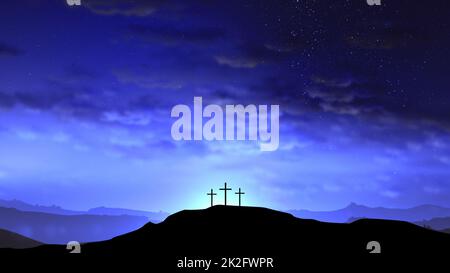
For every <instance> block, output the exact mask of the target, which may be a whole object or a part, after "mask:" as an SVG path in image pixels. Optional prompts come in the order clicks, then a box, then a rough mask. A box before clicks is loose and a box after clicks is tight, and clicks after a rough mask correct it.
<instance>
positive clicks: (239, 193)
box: [235, 188, 245, 207]
mask: <svg viewBox="0 0 450 273" xmlns="http://www.w3.org/2000/svg"><path fill="white" fill-rule="evenodd" d="M235 194H237V195H239V207H240V206H241V195H242V194H245V192H242V191H241V188H239V191H238V192H235Z"/></svg>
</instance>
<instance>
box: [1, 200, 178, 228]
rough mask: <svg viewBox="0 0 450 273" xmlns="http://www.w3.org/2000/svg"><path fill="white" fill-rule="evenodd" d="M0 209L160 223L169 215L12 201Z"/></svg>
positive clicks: (5, 201)
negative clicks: (111, 217)
mask: <svg viewBox="0 0 450 273" xmlns="http://www.w3.org/2000/svg"><path fill="white" fill-rule="evenodd" d="M0 207H2V208H14V209H17V210H20V211H29V212H43V213H51V214H58V215H84V214H91V215H116V216H119V215H130V216H144V217H147V220H148V221H151V222H154V223H159V222H161V221H163V220H164V219H165V218H166V217H167V216H168V215H169V214H168V213H166V212H162V211H159V212H152V211H142V210H132V209H123V208H107V207H97V208H92V209H89V210H87V211H80V210H68V209H64V208H62V207H60V206H56V205H52V206H43V205H31V204H28V203H26V202H23V201H20V200H17V199H12V200H3V199H0Z"/></svg>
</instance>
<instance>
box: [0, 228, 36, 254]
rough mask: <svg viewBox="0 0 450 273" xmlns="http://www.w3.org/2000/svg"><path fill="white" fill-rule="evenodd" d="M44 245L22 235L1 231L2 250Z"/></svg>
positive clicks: (0, 246) (0, 243)
mask: <svg viewBox="0 0 450 273" xmlns="http://www.w3.org/2000/svg"><path fill="white" fill-rule="evenodd" d="M39 245H42V243H40V242H38V241H35V240H33V239H30V238H27V237H25V236H22V235H20V234H17V233H14V232H11V231H7V230H4V229H0V248H19V249H20V248H32V247H36V246H39Z"/></svg>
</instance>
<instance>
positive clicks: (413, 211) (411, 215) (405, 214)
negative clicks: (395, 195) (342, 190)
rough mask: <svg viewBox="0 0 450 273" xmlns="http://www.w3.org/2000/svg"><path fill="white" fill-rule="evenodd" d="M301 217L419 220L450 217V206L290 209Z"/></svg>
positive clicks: (330, 219) (325, 219)
mask: <svg viewBox="0 0 450 273" xmlns="http://www.w3.org/2000/svg"><path fill="white" fill-rule="evenodd" d="M288 213H291V214H293V215H295V216H296V217H299V218H304V219H315V220H319V221H324V222H334V223H345V222H352V221H354V220H355V219H360V218H372V219H388V220H400V221H408V222H417V221H423V220H429V219H432V218H437V217H450V208H444V207H440V206H435V205H420V206H416V207H412V208H406V209H399V208H384V207H375V208H371V207H367V206H364V205H359V204H356V203H351V204H349V205H348V206H347V207H345V208H342V209H338V210H333V211H310V210H289V211H288Z"/></svg>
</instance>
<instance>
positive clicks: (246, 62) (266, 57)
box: [214, 42, 290, 68]
mask: <svg viewBox="0 0 450 273" xmlns="http://www.w3.org/2000/svg"><path fill="white" fill-rule="evenodd" d="M274 49H275V48H273V47H270V46H267V45H264V44H259V43H257V42H248V43H244V44H241V45H239V46H237V47H236V49H234V50H233V52H231V53H229V54H221V55H216V56H215V57H214V59H215V60H216V62H217V63H218V64H220V65H227V66H229V67H232V68H255V67H256V66H259V65H262V64H269V63H273V62H277V61H281V60H284V59H285V58H286V57H287V56H289V54H288V53H289V52H290V51H286V50H274Z"/></svg>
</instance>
